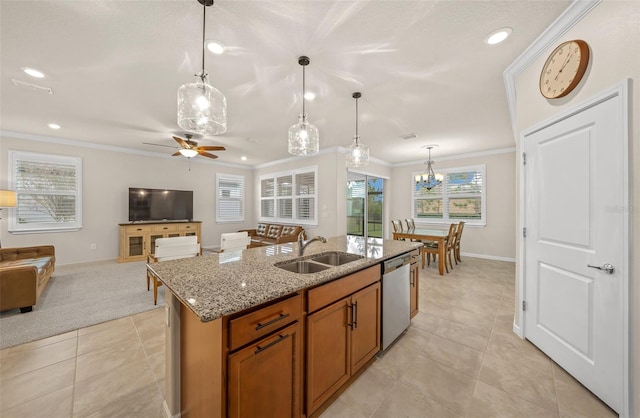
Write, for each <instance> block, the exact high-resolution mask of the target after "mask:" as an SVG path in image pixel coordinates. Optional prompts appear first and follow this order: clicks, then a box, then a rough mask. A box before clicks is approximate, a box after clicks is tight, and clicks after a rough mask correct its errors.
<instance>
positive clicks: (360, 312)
mask: <svg viewBox="0 0 640 418" xmlns="http://www.w3.org/2000/svg"><path fill="white" fill-rule="evenodd" d="M351 309H352V321H351V374H354V373H355V372H357V371H358V370H359V369H360V368H361V367H362V366H364V364H365V363H366V362H367V361H369V360H370V359H371V358H372V357H373V356H375V355H376V353H377V352H378V351H380V282H377V283H375V284H372V285H371V286H369V287H367V288H365V289H363V290H361V291H359V292H358V293H356V294H354V295H353V296H351Z"/></svg>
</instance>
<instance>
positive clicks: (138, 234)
mask: <svg viewBox="0 0 640 418" xmlns="http://www.w3.org/2000/svg"><path fill="white" fill-rule="evenodd" d="M125 248H126V254H125V257H127V258H130V257H133V258H142V257H144V256H145V255H146V254H145V231H144V228H130V229H128V230H127V235H126V247H125Z"/></svg>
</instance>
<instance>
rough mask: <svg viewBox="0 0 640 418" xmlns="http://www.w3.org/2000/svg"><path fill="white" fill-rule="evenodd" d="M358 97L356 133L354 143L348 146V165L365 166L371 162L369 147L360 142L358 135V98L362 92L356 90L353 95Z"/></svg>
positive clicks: (355, 97)
mask: <svg viewBox="0 0 640 418" xmlns="http://www.w3.org/2000/svg"><path fill="white" fill-rule="evenodd" d="M351 97H353V98H354V99H356V135H355V136H354V137H353V144H351V146H350V147H349V148H348V151H347V155H346V163H347V167H364V166H365V165H367V164H369V147H368V146H366V145H364V144H361V143H360V142H359V140H360V136H359V135H358V99H359V98H360V97H362V93H360V92H355V93H353V94H352V95H351Z"/></svg>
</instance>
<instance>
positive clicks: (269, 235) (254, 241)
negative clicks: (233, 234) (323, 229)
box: [238, 223, 304, 247]
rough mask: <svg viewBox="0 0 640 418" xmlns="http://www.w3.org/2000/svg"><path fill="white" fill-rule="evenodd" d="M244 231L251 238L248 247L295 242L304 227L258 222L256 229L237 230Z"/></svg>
mask: <svg viewBox="0 0 640 418" xmlns="http://www.w3.org/2000/svg"><path fill="white" fill-rule="evenodd" d="M244 231H246V232H247V233H248V234H249V238H250V239H251V241H250V243H249V247H261V246H264V245H276V244H283V243H285V242H296V241H297V240H298V235H299V234H300V233H301V232H304V228H303V227H301V226H299V225H283V224H267V223H259V224H258V226H256V229H243V230H240V231H238V232H244Z"/></svg>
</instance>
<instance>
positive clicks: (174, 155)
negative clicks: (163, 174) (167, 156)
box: [171, 151, 182, 157]
mask: <svg viewBox="0 0 640 418" xmlns="http://www.w3.org/2000/svg"><path fill="white" fill-rule="evenodd" d="M178 155H182V154H180V151H176V152H174V153H173V154H171V156H172V157H177V156H178Z"/></svg>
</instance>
